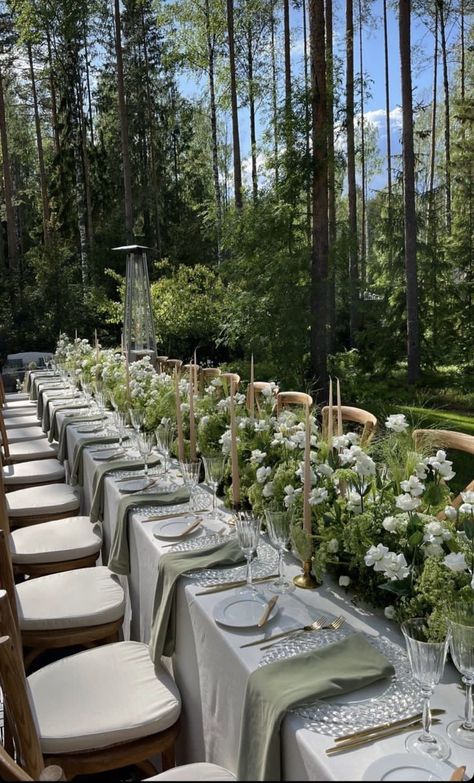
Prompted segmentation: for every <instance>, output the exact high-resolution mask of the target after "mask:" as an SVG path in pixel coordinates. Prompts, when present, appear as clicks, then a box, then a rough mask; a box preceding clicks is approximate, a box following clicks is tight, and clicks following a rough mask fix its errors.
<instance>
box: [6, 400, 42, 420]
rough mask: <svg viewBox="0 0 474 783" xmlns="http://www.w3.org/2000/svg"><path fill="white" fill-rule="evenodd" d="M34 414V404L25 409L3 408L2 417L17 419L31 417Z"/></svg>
mask: <svg viewBox="0 0 474 783" xmlns="http://www.w3.org/2000/svg"><path fill="white" fill-rule="evenodd" d="M34 413H36V403H35V404H34V405H33V406H28V407H27V408H3V410H2V416H3V418H4V419H5V421H6V420H7V419H19V418H22V417H23V416H31V415H32V414H34Z"/></svg>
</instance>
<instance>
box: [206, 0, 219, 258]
mask: <svg viewBox="0 0 474 783" xmlns="http://www.w3.org/2000/svg"><path fill="white" fill-rule="evenodd" d="M204 13H205V17H206V39H207V69H208V76H209V101H210V109H211V140H212V141H211V144H212V176H213V179H214V196H215V200H216V242H217V263H218V264H219V263H220V261H221V226H222V196H221V186H220V182H219V156H218V143H217V110H216V87H215V66H214V39H213V36H212V33H211V19H210V10H209V0H205V12H204Z"/></svg>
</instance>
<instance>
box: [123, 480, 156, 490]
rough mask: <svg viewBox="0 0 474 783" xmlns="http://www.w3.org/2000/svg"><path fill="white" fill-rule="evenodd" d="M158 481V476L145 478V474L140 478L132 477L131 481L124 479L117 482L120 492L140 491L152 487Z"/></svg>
mask: <svg viewBox="0 0 474 783" xmlns="http://www.w3.org/2000/svg"><path fill="white" fill-rule="evenodd" d="M155 481H156V477H155V478H153V477H149V478H145V476H142V477H140V476H139V477H138V478H131V479H130V481H122V482H121V483H120V484H117V487H118V490H119V492H140V490H142V489H147V488H148V487H151V485H152V484H154V483H155Z"/></svg>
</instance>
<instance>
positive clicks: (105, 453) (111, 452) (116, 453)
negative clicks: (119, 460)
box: [92, 446, 124, 459]
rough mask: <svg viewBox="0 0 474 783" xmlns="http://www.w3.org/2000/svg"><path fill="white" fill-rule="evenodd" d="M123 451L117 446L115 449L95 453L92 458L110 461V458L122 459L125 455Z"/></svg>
mask: <svg viewBox="0 0 474 783" xmlns="http://www.w3.org/2000/svg"><path fill="white" fill-rule="evenodd" d="M123 451H124V450H123V449H118V448H117V446H115V448H113V449H101V450H100V451H95V452H94V453H93V454H92V456H93V457H94V459H110V457H115V456H117V457H121V456H122V454H123Z"/></svg>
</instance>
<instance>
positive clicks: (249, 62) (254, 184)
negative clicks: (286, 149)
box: [247, 20, 258, 204]
mask: <svg viewBox="0 0 474 783" xmlns="http://www.w3.org/2000/svg"><path fill="white" fill-rule="evenodd" d="M252 47H253V40H252V22H251V20H249V24H248V27H247V65H248V89H249V115H250V147H251V157H252V197H253V202H254V204H256V203H257V198H258V174H257V131H256V128H255V95H254V83H253V49H252Z"/></svg>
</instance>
